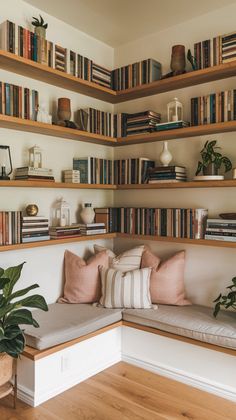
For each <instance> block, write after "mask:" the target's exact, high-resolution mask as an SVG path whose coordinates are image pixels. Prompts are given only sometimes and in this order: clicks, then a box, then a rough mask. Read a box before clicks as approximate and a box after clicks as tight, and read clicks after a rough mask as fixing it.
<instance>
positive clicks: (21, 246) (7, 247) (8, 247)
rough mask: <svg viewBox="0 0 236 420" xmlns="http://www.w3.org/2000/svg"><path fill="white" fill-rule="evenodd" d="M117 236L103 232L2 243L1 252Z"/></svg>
mask: <svg viewBox="0 0 236 420" xmlns="http://www.w3.org/2000/svg"><path fill="white" fill-rule="evenodd" d="M115 237H116V233H103V234H100V235H99V234H98V235H90V236H77V237H75V238H64V239H50V240H49V241H38V242H30V243H26V244H16V245H2V246H0V252H5V251H16V250H17V251H18V250H20V249H28V248H39V247H42V246H51V245H61V244H69V243H72V242H84V241H96V240H97V239H113V238H115Z"/></svg>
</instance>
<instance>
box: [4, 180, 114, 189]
mask: <svg viewBox="0 0 236 420" xmlns="http://www.w3.org/2000/svg"><path fill="white" fill-rule="evenodd" d="M1 187H6V188H11V187H17V188H60V189H63V188H66V189H75V190H96V189H97V190H116V188H117V187H116V185H105V184H75V183H67V182H45V181H19V180H12V181H0V188H1Z"/></svg>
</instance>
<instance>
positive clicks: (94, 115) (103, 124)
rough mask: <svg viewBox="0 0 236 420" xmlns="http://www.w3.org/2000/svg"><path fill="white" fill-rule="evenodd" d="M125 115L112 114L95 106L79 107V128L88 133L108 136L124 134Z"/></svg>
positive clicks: (122, 135)
mask: <svg viewBox="0 0 236 420" xmlns="http://www.w3.org/2000/svg"><path fill="white" fill-rule="evenodd" d="M126 115H127V114H124V113H122V114H112V113H110V112H104V111H99V110H98V109H95V108H86V109H79V111H78V123H79V128H80V129H82V130H85V131H88V132H89V133H94V134H100V135H103V136H109V137H124V136H126Z"/></svg>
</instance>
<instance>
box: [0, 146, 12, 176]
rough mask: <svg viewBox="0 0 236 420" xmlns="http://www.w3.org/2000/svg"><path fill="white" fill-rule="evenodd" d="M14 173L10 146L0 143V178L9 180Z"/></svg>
mask: <svg viewBox="0 0 236 420" xmlns="http://www.w3.org/2000/svg"><path fill="white" fill-rule="evenodd" d="M11 173H12V160H11V152H10V147H9V146H3V145H0V180H5V181H9V180H10V177H9V175H10V174H11Z"/></svg>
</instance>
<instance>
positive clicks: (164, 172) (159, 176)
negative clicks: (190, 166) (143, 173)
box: [147, 166, 187, 184]
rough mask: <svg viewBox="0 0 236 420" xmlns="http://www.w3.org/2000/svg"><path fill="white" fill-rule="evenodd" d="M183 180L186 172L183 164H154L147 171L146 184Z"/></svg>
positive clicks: (185, 179) (185, 178)
mask: <svg viewBox="0 0 236 420" xmlns="http://www.w3.org/2000/svg"><path fill="white" fill-rule="evenodd" d="M184 181H187V172H186V168H185V167H184V166H156V167H155V168H150V169H149V170H148V173H147V182H148V184H158V183H162V182H163V183H164V182H173V183H174V182H184Z"/></svg>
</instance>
